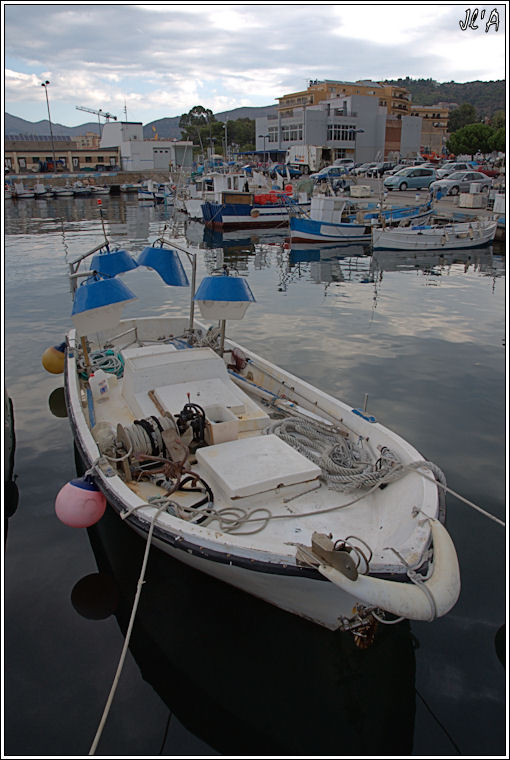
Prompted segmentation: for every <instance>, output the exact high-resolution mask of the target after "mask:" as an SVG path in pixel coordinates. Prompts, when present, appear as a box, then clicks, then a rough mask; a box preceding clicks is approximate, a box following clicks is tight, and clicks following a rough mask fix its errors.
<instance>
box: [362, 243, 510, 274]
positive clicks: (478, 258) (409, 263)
mask: <svg viewBox="0 0 510 760" xmlns="http://www.w3.org/2000/svg"><path fill="white" fill-rule="evenodd" d="M459 264H460V265H462V266H463V267H464V271H465V272H467V271H468V270H469V269H472V270H473V271H477V272H480V273H481V274H484V275H487V276H489V277H493V276H494V277H498V276H504V274H505V263H504V260H502V257H501V256H498V255H495V254H494V251H493V247H492V246H487V247H486V248H480V249H472V250H466V251H448V250H436V251H374V252H373V254H372V271H373V272H374V274H382V273H383V272H399V271H412V270H416V269H420V270H422V271H423V272H426V273H429V274H438V275H440V274H447V273H448V270H449V269H450V268H451V267H452V266H454V265H459Z"/></svg>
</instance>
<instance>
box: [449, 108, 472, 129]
mask: <svg viewBox="0 0 510 760" xmlns="http://www.w3.org/2000/svg"><path fill="white" fill-rule="evenodd" d="M477 121H478V116H477V113H476V108H475V107H474V106H472V105H471V103H463V104H462V105H461V106H459V107H458V108H454V110H453V111H452V112H451V113H450V116H449V119H448V132H450V133H451V132H456V131H457V130H458V129H461V128H462V127H465V126H467V125H468V124H475V123H476V122H477Z"/></svg>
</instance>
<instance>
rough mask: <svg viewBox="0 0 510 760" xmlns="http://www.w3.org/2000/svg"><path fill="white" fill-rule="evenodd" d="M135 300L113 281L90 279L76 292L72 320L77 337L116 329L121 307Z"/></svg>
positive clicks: (124, 286) (129, 291)
mask: <svg viewBox="0 0 510 760" xmlns="http://www.w3.org/2000/svg"><path fill="white" fill-rule="evenodd" d="M135 299H136V296H135V294H134V293H132V292H131V290H130V289H129V288H128V287H127V285H124V283H123V282H121V280H117V279H116V278H115V277H109V278H106V279H100V278H97V277H95V278H90V279H89V280H86V281H85V282H84V283H82V285H80V287H79V288H78V289H77V291H76V293H75V297H74V303H73V310H72V313H71V317H72V320H73V324H74V326H75V327H76V330H77V332H78V333H79V334H80V335H88V334H89V333H94V332H102V331H103V330H105V329H108V328H111V327H115V326H116V325H117V324H118V322H119V320H120V318H121V316H122V311H123V309H124V306H125V305H126V304H127V303H129V302H130V301H134V300H135Z"/></svg>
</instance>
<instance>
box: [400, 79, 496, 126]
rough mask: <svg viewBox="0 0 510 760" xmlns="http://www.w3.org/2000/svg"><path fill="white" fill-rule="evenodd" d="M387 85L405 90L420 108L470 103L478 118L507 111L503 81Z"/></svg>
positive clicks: (416, 81) (411, 81)
mask: <svg viewBox="0 0 510 760" xmlns="http://www.w3.org/2000/svg"><path fill="white" fill-rule="evenodd" d="M386 82H387V84H393V85H395V86H397V87H405V88H406V89H407V90H409V92H410V93H411V97H412V101H413V103H414V104H416V105H419V106H434V105H437V104H438V103H442V102H444V103H456V104H457V105H458V106H461V105H462V104H463V103H471V105H473V106H474V107H475V108H476V110H477V112H478V116H479V117H480V118H481V119H483V117H484V116H492V115H493V113H494V112H495V111H499V110H505V109H506V98H505V90H506V87H505V80H504V79H502V80H498V81H495V82H480V81H476V82H464V83H462V84H461V83H459V82H436V81H435V80H434V79H411V78H410V77H405V79H389V80H386Z"/></svg>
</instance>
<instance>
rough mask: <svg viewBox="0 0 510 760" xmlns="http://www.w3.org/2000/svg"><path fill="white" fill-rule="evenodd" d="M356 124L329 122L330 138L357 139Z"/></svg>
mask: <svg viewBox="0 0 510 760" xmlns="http://www.w3.org/2000/svg"><path fill="white" fill-rule="evenodd" d="M355 130H356V126H355V125H354V124H328V138H327V139H328V140H342V141H345V140H351V141H353V140H355V138H356V135H355Z"/></svg>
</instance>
